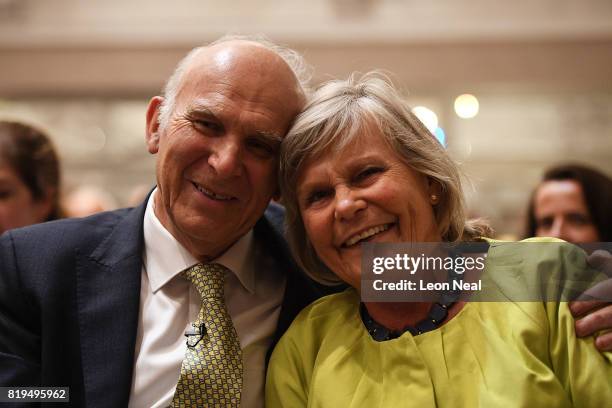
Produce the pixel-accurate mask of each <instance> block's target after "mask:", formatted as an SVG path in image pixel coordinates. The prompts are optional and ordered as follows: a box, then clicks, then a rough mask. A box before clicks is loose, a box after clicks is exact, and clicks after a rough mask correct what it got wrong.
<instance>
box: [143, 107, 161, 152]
mask: <svg viewBox="0 0 612 408" xmlns="http://www.w3.org/2000/svg"><path fill="white" fill-rule="evenodd" d="M163 101H164V98H162V97H161V96H154V97H153V98H151V100H150V101H149V107H148V108H147V128H146V135H145V141H146V143H147V149H148V150H149V153H151V154H155V153H157V152H158V151H159V131H160V129H159V108H160V107H161V104H162V102H163Z"/></svg>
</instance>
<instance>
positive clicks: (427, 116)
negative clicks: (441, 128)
mask: <svg viewBox="0 0 612 408" xmlns="http://www.w3.org/2000/svg"><path fill="white" fill-rule="evenodd" d="M412 113H414V115H415V116H416V117H417V118H419V120H420V121H421V122H423V124H424V125H425V127H426V128H427V129H429V131H430V132H431V133H434V132H435V131H436V129H437V128H438V115H436V114H435V112H434V111H432V110H431V109H429V108H427V107H425V106H415V107H414V108H412Z"/></svg>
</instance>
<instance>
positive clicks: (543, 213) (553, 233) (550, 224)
mask: <svg viewBox="0 0 612 408" xmlns="http://www.w3.org/2000/svg"><path fill="white" fill-rule="evenodd" d="M534 215H535V219H536V236H538V237H555V238H560V239H563V240H565V241H568V242H597V241H599V234H598V232H597V228H595V224H593V221H592V220H591V215H590V214H589V210H588V208H587V206H586V201H585V199H584V194H583V192H582V186H581V185H580V184H579V183H578V182H576V181H574V180H551V181H546V182H544V183H542V185H540V187H538V190H537V191H536V195H535V198H534Z"/></svg>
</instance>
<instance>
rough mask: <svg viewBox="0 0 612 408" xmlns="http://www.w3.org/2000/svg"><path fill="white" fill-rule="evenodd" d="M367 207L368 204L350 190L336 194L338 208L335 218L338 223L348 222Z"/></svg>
mask: <svg viewBox="0 0 612 408" xmlns="http://www.w3.org/2000/svg"><path fill="white" fill-rule="evenodd" d="M366 207H367V203H366V202H365V200H363V199H362V198H359V197H356V194H355V193H354V192H353V191H350V190H348V189H347V190H344V189H343V190H341V191H339V192H336V208H335V210H334V218H335V219H336V220H338V221H348V220H350V219H352V218H353V217H355V216H356V215H357V214H358V213H359V212H360V211H361V210H364V209H365V208H366Z"/></svg>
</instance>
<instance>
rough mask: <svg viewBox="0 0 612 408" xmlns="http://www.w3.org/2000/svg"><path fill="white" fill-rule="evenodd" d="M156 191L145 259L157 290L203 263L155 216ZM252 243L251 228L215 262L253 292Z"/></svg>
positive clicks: (148, 218)
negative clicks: (187, 270) (250, 259)
mask: <svg viewBox="0 0 612 408" xmlns="http://www.w3.org/2000/svg"><path fill="white" fill-rule="evenodd" d="M156 194H157V188H156V189H155V190H153V192H152V193H151V195H150V196H149V200H148V202H147V208H146V210H145V215H144V227H143V234H144V242H145V250H144V256H143V262H144V267H145V271H146V273H147V276H148V278H149V282H150V283H151V289H152V291H153V293H155V292H157V291H158V290H159V289H161V288H162V287H163V286H164V285H165V284H166V283H168V282H169V281H170V280H172V279H173V278H174V277H175V276H176V275H178V274H179V273H180V272H182V271H184V270H185V269H187V268H189V267H190V266H192V265H195V264H197V263H198V262H199V261H198V260H197V259H196V258H195V257H194V256H193V255H191V254H190V253H189V251H187V249H185V247H184V246H183V245H181V244H180V243H179V242H178V241H177V240H176V239H175V238H174V237H173V236H172V234H170V232H169V231H168V230H167V229H166V228H165V227H164V226H163V225H162V223H161V222H160V221H159V219H158V218H157V216H156V215H155V202H154V199H155V195H156ZM252 244H253V230H252V229H251V230H249V232H247V233H246V234H245V235H243V236H242V237H241V238H240V239H239V240H238V241H236V242H235V243H234V244H233V245H232V246H231V247H229V248H228V249H227V251H225V252H224V253H223V254H222V255H221V256H220V257H218V258H216V259H214V260H213V261H212V262H215V263H220V264H221V265H223V266H225V267H226V268H228V269H229V270H231V271H232V272H233V273H234V275H236V277H237V278H238V280H239V281H240V283H241V284H242V285H243V286H244V287H245V289H247V290H248V291H249V292H250V293H254V291H255V271H254V269H253V263H252V262H248V259H249V255H250V254H251V253H252V248H251V247H252Z"/></svg>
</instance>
